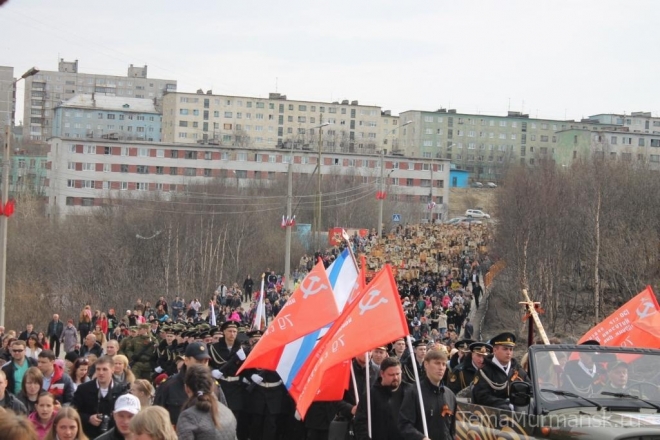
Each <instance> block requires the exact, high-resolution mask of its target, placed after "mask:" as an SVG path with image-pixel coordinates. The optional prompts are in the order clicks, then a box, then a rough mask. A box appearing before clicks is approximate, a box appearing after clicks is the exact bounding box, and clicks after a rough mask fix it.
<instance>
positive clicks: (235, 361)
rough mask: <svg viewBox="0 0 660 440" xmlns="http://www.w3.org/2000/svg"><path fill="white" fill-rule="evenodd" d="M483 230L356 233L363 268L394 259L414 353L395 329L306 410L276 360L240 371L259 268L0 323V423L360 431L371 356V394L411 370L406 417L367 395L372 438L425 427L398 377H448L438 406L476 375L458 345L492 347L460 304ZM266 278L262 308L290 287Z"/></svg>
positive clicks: (69, 432)
mask: <svg viewBox="0 0 660 440" xmlns="http://www.w3.org/2000/svg"><path fill="white" fill-rule="evenodd" d="M489 242H490V235H489V230H488V229H487V227H485V226H480V225H474V226H472V227H470V228H469V229H465V228H462V227H460V226H459V227H456V226H451V225H441V224H429V225H413V226H399V227H397V228H395V229H393V230H392V231H390V232H388V233H386V234H384V235H383V236H382V237H377V236H376V233H375V231H372V232H371V233H370V234H368V235H367V236H364V237H361V236H358V235H355V236H354V237H351V240H350V242H349V245H350V246H352V248H353V250H354V251H355V253H356V254H358V255H359V254H361V253H363V254H364V255H365V256H366V267H367V268H368V276H371V275H373V273H374V271H375V270H377V269H378V268H380V267H382V265H383V264H386V263H389V264H390V265H392V266H393V267H394V269H395V273H396V280H397V283H398V287H399V292H400V295H401V305H402V307H403V308H404V310H405V314H406V317H407V319H408V323H409V329H410V334H411V336H412V339H413V340H414V349H413V352H412V353H410V352H409V351H408V349H407V348H406V344H405V341H404V340H399V341H392V343H391V344H390V345H389V346H383V347H375V348H374V349H373V351H372V352H371V353H370V355H369V357H368V358H367V357H365V356H362V357H358V358H355V359H354V360H353V366H354V372H355V379H356V380H355V381H351V382H350V384H349V389H348V390H347V391H346V394H345V397H344V399H343V400H341V401H336V402H315V403H314V404H313V405H312V407H311V408H310V410H309V412H308V414H307V415H306V417H305V418H304V420H300V417H298V416H297V413H296V411H295V404H294V402H293V400H292V399H291V397H290V396H289V394H288V393H287V390H286V388H285V386H284V384H283V383H282V380H281V378H280V377H279V375H278V374H277V373H276V372H275V371H270V370H261V369H251V370H245V371H243V372H241V374H240V375H238V374H237V371H238V369H239V368H240V366H241V365H242V362H243V361H244V360H245V359H246V357H247V356H248V355H249V352H250V349H251V347H253V346H254V345H255V344H256V343H258V341H259V339H260V337H261V335H262V334H261V332H260V331H259V330H254V331H250V328H249V327H250V324H251V323H252V321H254V316H255V313H256V299H257V298H256V297H257V295H258V293H259V291H260V288H261V285H260V284H261V280H262V276H261V274H260V276H259V277H255V279H253V278H252V277H250V276H249V275H248V276H247V277H246V278H245V280H244V281H243V282H242V283H239V282H236V283H233V284H224V283H222V284H220V286H219V287H218V288H217V290H216V291H215V292H214V294H213V297H212V298H211V300H210V301H208V302H207V301H204V303H202V302H201V301H200V300H199V299H193V300H191V301H184V300H183V298H181V297H178V296H177V297H175V298H174V299H171V300H169V301H168V300H167V299H166V298H164V297H160V298H159V299H158V300H157V301H155V302H154V303H153V305H152V303H151V302H150V301H144V302H143V301H142V300H140V299H138V300H136V302H135V304H134V305H133V307H132V308H131V309H128V310H126V312H125V313H121V312H120V313H118V312H117V311H116V310H115V309H109V310H107V311H101V310H94V309H93V308H92V307H91V305H87V306H85V307H84V308H83V309H82V310H81V312H80V313H79V314H78V316H75V317H70V318H68V319H66V321H64V320H62V319H61V318H60V316H59V314H54V315H53V316H52V319H51V320H50V321H49V322H48V324H47V325H45V326H44V328H45V331H43V332H39V331H37V330H36V329H35V327H34V325H33V324H32V323H29V324H27V325H26V326H25V329H23V330H20V331H14V330H10V331H6V332H5V329H4V328H0V338H1V340H2V347H1V348H0V358H1V359H3V360H4V361H5V362H6V363H5V364H4V366H3V367H2V370H1V371H0V408H4V409H5V410H7V411H8V412H7V413H5V414H0V432H3V431H2V429H3V428H2V426H3V424H5V425H7V426H8V425H12V426H14V428H13V429H25V432H27V431H30V432H32V431H34V432H35V434H34V435H35V436H34V437H29V436H27V434H26V436H24V437H20V436H19V437H15V438H40V439H41V438H58V439H60V440H62V439H84V438H90V439H94V438H102V439H121V438H134V439H170V438H184V439H193V438H194V439H205V438H209V439H216V438H218V439H235V438H237V439H239V440H245V439H251V440H262V439H293V440H295V439H301V440H302V439H311V440H314V439H327V438H328V437H329V436H331V435H333V434H332V431H333V430H334V429H337V426H345V425H344V424H340V423H339V421H341V420H345V421H348V422H349V425H350V426H354V433H355V436H356V437H357V438H365V439H366V438H369V437H368V436H367V435H366V434H365V433H366V432H367V431H366V430H365V429H364V428H365V426H364V415H365V412H364V407H363V404H364V402H363V400H359V402H360V404H358V399H357V398H356V397H357V396H359V395H361V394H362V393H364V392H365V390H366V387H367V384H366V375H365V369H366V368H370V369H371V370H372V371H371V374H370V379H371V381H372V384H370V386H373V387H376V388H375V389H374V390H373V393H376V394H372V396H376V395H378V393H380V395H381V397H383V398H385V397H387V398H388V399H389V398H391V397H392V396H391V394H392V390H393V389H399V387H398V386H399V385H398V384H405V385H402V386H401V388H400V389H401V390H402V391H401V395H400V396H399V397H397V399H400V400H399V403H400V404H401V415H402V418H400V417H399V413H397V414H396V417H394V418H392V417H390V415H391V414H390V413H389V412H388V411H390V409H388V408H390V407H391V405H390V406H387V407H386V406H382V407H380V409H378V408H379V407H374V410H372V415H373V417H374V422H373V423H372V427H373V428H374V429H376V430H383V431H382V432H383V433H386V434H387V435H385V434H383V435H384V436H381V437H379V436H378V435H375V434H374V435H373V436H372V437H371V438H374V439H377V438H422V437H419V436H418V432H420V431H419V430H418V428H419V422H420V420H421V419H420V417H421V416H422V415H420V409H419V407H418V406H417V407H416V406H415V405H416V404H415V403H414V402H415V400H414V399H415V398H416V397H415V393H416V391H415V390H414V389H413V388H410V387H408V386H406V385H410V384H413V383H415V382H417V381H426V382H428V384H429V387H430V388H428V389H426V388H422V390H427V391H428V390H433V389H434V388H433V387H436V388H437V387H442V388H443V389H447V391H448V392H446V393H445V394H443V396H444V397H443V399H445V400H437V401H434V402H435V403H434V404H433V405H439V406H438V407H437V409H436V410H437V411H438V414H440V411H441V410H442V408H444V407H445V406H446V405H449V407H450V408H452V407H454V406H455V399H454V400H452V399H450V396H451V395H453V394H452V391H455V392H459V391H460V390H461V389H463V388H467V386H468V385H469V384H470V382H471V380H472V376H470V374H473V373H474V371H473V368H472V367H471V365H472V366H474V365H473V364H470V363H469V362H466V359H470V360H471V361H470V362H472V360H473V359H474V360H475V362H477V359H478V358H479V356H482V357H483V358H487V357H488V356H489V355H492V354H491V351H492V349H491V348H490V347H491V345H488V344H485V343H479V342H476V343H475V342H474V341H472V338H473V336H474V328H473V325H472V323H471V322H470V319H469V317H468V316H469V313H470V310H471V308H472V307H476V308H478V307H479V299H480V296H481V295H482V290H481V283H480V279H481V276H482V274H483V273H485V271H486V270H487V268H488V266H489V264H490V263H489V260H488V258H487V251H488V245H489ZM341 251H342V248H341V247H333V248H331V249H328V250H325V251H322V252H317V253H315V254H314V255H310V256H307V255H305V256H303V257H302V258H301V260H300V262H299V264H298V266H297V267H295V268H294V271H293V273H292V282H293V285H294V290H295V288H296V287H297V285H298V284H299V283H300V282H301V281H302V280H303V279H304V277H305V275H306V274H307V273H308V272H309V271H310V270H311V269H312V267H313V265H314V264H315V263H316V261H318V260H319V259H321V260H322V261H323V262H324V264H325V265H326V267H327V266H329V265H330V264H332V262H333V261H334V259H335V258H336V256H337V255H338V254H339V253H340V252H341ZM263 281H264V290H265V293H266V295H265V309H266V316H267V318H266V319H267V320H270V319H272V318H273V317H274V316H276V315H277V314H278V312H279V310H280V309H281V308H282V307H283V306H284V304H285V303H286V301H287V300H288V298H289V295H290V293H291V292H290V291H287V290H286V289H285V288H284V285H285V280H284V279H283V277H282V276H280V275H277V274H276V273H275V271H272V270H270V269H267V270H266V271H264V273H263ZM247 304H249V305H247ZM122 310H123V309H122ZM491 342H492V341H491ZM492 343H494V344H497V342H492ZM474 344H477V345H474ZM502 346H504V345H502ZM61 355H63V356H61ZM477 364H478V362H477ZM438 379H439V380H438ZM426 382H425V383H426ZM464 385H465V386H464ZM356 386H357V389H355V388H354V387H356ZM404 391H405V392H404ZM423 392H426V391H423ZM424 397H425V398H426V395H425V396H424ZM373 402H374V405H380V404H383V402H380V403H378V402H379V401H378V399H377V398H375V399H374V400H373ZM425 410H426V409H425ZM0 411H1V410H0ZM431 411H433V409H431ZM404 413H405V416H404ZM23 416H26V417H25V418H23ZM441 419H442V418H441ZM441 419H438V420H441ZM399 422H402V423H404V424H405V426H402V427H399ZM393 423H394V425H392V424H393ZM438 423H439V424H438V425H437V426H434V428H433V430H434V431H433V432H434V433H436V432H437V433H438V434H437V435H435V434H434V435H430V438H432V439H436V438H449V437H446V434H447V433H449V432H450V431H451V429H452V428H451V424H449V423H445V422H442V423H440V422H438ZM395 425H396V426H395ZM20 427H23V428H20ZM390 428H391V429H390ZM17 432H18V431H17ZM395 433H400V434H401V435H400V436H397V435H395ZM30 435H32V434H30Z"/></svg>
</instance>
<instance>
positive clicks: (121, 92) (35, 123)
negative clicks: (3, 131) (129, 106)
mask: <svg viewBox="0 0 660 440" xmlns="http://www.w3.org/2000/svg"><path fill="white" fill-rule="evenodd" d="M176 84H177V82H176V80H169V79H154V78H148V77H147V66H143V67H134V66H133V65H132V64H131V65H130V66H129V68H128V73H127V75H126V76H115V75H101V74H91V73H80V72H79V70H78V60H76V61H73V62H69V61H64V60H63V59H61V60H60V62H59V67H58V70H57V71H41V72H39V73H37V74H36V75H34V76H31V77H29V78H26V79H25V96H24V103H25V105H24V109H23V125H24V127H25V130H27V132H26V133H24V136H25V137H26V138H30V139H33V140H47V139H48V138H49V137H50V136H52V133H53V118H54V116H55V115H54V111H55V108H56V107H58V106H60V105H61V104H62V103H64V102H65V101H67V100H69V99H71V98H73V97H74V96H75V95H78V94H92V93H94V94H96V95H97V96H98V95H100V94H106V95H109V96H121V97H127V98H139V99H149V100H152V101H153V102H154V105H155V106H156V108H157V109H159V110H160V106H161V100H162V97H163V94H164V93H166V92H174V91H176Z"/></svg>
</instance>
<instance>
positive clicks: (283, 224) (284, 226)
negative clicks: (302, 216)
mask: <svg viewBox="0 0 660 440" xmlns="http://www.w3.org/2000/svg"><path fill="white" fill-rule="evenodd" d="M280 227H282V228H286V220H285V219H284V216H282V223H280Z"/></svg>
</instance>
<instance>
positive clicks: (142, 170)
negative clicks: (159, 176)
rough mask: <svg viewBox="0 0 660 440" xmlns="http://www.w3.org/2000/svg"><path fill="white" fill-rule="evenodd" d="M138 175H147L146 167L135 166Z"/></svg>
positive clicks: (147, 169) (147, 168)
mask: <svg viewBox="0 0 660 440" xmlns="http://www.w3.org/2000/svg"><path fill="white" fill-rule="evenodd" d="M137 173H138V174H149V167H148V166H147V165H138V166H137Z"/></svg>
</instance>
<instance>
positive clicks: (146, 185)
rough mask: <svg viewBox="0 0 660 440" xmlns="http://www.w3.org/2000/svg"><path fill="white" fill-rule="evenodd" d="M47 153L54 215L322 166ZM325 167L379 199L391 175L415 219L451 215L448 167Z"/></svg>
mask: <svg viewBox="0 0 660 440" xmlns="http://www.w3.org/2000/svg"><path fill="white" fill-rule="evenodd" d="M49 146H50V152H49V153H48V167H49V171H48V179H47V186H48V203H49V209H50V213H51V214H52V215H67V214H77V213H85V212H89V211H90V210H91V209H93V208H94V207H99V206H104V205H106V204H107V202H108V201H109V200H110V199H116V198H120V197H140V196H141V195H147V194H150V193H151V194H152V195H153V194H154V193H158V194H159V196H160V197H161V198H162V199H164V200H168V199H170V198H171V196H172V195H173V194H176V193H178V192H185V191H186V188H187V186H188V185H191V184H199V183H204V182H210V181H211V180H212V179H214V178H215V179H221V180H222V181H223V182H224V183H225V184H227V185H237V186H240V187H249V186H250V185H253V184H255V182H260V184H267V182H268V181H269V180H273V179H276V178H279V177H283V176H285V175H286V173H287V170H288V163H289V161H291V158H292V157H293V172H294V178H297V177H300V176H305V175H307V176H309V175H311V174H313V173H314V172H315V169H316V166H317V161H318V153H317V152H308V151H292V150H274V149H272V148H261V149H255V148H244V147H243V148H241V147H224V146H216V145H194V144H193V145H186V144H172V143H154V142H128V141H110V140H94V141H90V140H85V139H83V140H81V139H71V138H68V139H67V138H52V139H50V140H49ZM321 160H322V164H321V167H320V168H321V175H322V176H324V177H323V178H325V179H329V178H330V177H331V176H337V175H342V176H353V177H354V178H355V179H357V180H356V181H358V182H359V183H360V184H362V185H372V184H373V194H374V197H375V195H376V191H377V190H380V188H381V185H380V178H381V175H383V176H386V184H385V185H384V186H385V188H386V189H387V193H388V197H389V198H390V199H391V200H397V201H401V202H409V203H413V204H415V205H416V206H417V208H418V213H427V212H428V211H426V206H427V204H428V202H429V201H430V200H431V198H432V200H433V201H434V202H435V203H436V205H437V208H436V210H435V212H437V213H440V212H442V210H443V209H444V210H446V206H447V204H448V202H449V201H448V198H449V190H448V184H447V182H448V179H449V163H448V162H447V161H445V160H428V159H421V158H416V159H406V158H402V157H397V156H391V155H387V156H381V155H375V154H372V155H368V154H365V155H357V154H349V153H324V154H323V155H322V156H321ZM381 164H382V166H384V167H385V170H383V172H381ZM367 192H368V189H367ZM301 221H302V220H301Z"/></svg>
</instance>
